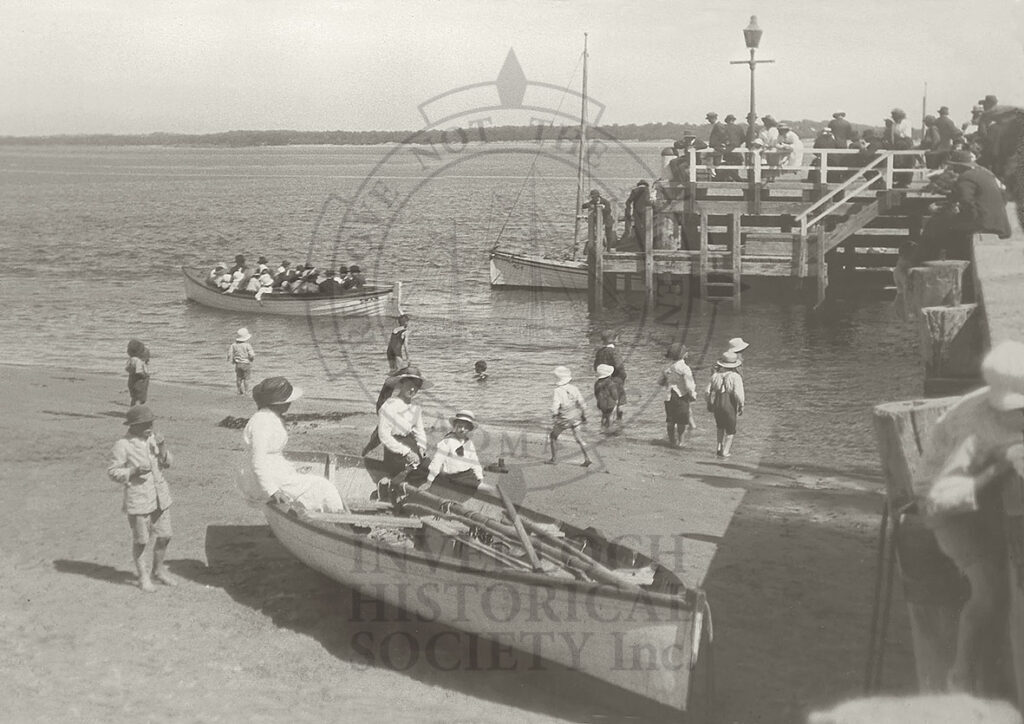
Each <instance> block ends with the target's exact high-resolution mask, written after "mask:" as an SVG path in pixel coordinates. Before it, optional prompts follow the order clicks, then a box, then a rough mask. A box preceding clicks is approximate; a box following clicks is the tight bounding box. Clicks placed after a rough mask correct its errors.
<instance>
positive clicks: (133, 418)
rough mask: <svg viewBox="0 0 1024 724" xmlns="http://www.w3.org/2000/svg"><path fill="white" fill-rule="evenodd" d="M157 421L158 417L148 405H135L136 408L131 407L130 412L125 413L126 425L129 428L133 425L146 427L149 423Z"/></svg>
mask: <svg viewBox="0 0 1024 724" xmlns="http://www.w3.org/2000/svg"><path fill="white" fill-rule="evenodd" d="M155 419H156V416H155V415H154V414H153V411H152V410H150V409H149V407H148V406H147V405H135V406H134V407H129V408H128V412H127V413H125V416H124V424H125V425H128V426H129V427H131V426H132V425H144V424H146V423H147V422H153V420H155Z"/></svg>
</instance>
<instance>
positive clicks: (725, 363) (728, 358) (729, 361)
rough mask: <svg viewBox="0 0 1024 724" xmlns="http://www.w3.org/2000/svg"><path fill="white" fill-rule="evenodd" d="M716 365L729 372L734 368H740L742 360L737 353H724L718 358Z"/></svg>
mask: <svg viewBox="0 0 1024 724" xmlns="http://www.w3.org/2000/svg"><path fill="white" fill-rule="evenodd" d="M715 364H717V365H718V366H719V367H724V368H726V369H727V370H728V369H733V368H734V367H739V366H740V365H741V364H742V362H740V358H739V357H738V356H737V355H736V353H735V352H722V356H721V357H719V358H718V362H716V363H715Z"/></svg>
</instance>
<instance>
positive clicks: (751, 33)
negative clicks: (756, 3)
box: [743, 15, 764, 49]
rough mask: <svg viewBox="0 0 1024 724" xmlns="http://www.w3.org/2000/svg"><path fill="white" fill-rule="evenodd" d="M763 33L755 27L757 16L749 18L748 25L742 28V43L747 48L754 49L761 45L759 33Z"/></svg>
mask: <svg viewBox="0 0 1024 724" xmlns="http://www.w3.org/2000/svg"><path fill="white" fill-rule="evenodd" d="M763 32H764V31H763V30H761V28H759V27H757V16H756V15H751V16H750V25H748V26H747V27H745V28H743V42H744V43H746V44H747V47H748V48H751V49H753V48H756V47H757V46H758V45H760V44H761V33H763Z"/></svg>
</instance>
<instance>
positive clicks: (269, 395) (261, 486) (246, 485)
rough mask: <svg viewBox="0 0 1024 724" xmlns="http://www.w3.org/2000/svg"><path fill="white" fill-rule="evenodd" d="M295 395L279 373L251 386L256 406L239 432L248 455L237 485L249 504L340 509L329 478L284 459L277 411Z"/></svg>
mask: <svg viewBox="0 0 1024 724" xmlns="http://www.w3.org/2000/svg"><path fill="white" fill-rule="evenodd" d="M300 397H302V388H300V387H292V384H291V383H290V382H289V381H288V379H287V378H285V377H268V378H266V379H265V380H263V381H262V382H260V383H259V384H258V385H256V386H255V387H253V388H252V399H253V400H254V401H255V402H256V407H257V410H256V412H255V413H254V414H253V416H252V417H250V418H249V422H248V423H247V424H246V426H245V430H243V432H242V441H243V442H244V443H245V446H246V449H247V450H248V457H247V460H246V464H245V465H243V466H242V467H241V469H240V470H239V476H238V487H239V489H240V490H241V491H242V494H243V495H244V496H245V497H246V499H247V500H248V501H249V502H250V503H252V504H253V505H258V506H262V505H265V504H266V503H267V502H269V501H270V500H273V501H275V502H279V503H286V504H288V505H292V506H296V507H301V508H304V509H306V510H311V511H323V512H328V513H341V512H344V511H345V504H344V503H343V502H342V500H341V495H340V494H339V493H338V489H337V488H336V487H335V486H334V484H333V483H332V482H331V481H329V480H328V479H327V478H324V477H321V476H319V475H310V474H308V473H300V472H298V471H297V470H296V469H295V467H294V466H293V465H292V464H291V463H290V462H289V461H288V460H286V459H285V457H284V448H285V446H286V445H287V444H288V431H287V430H285V427H284V421H283V420H282V415H284V413H285V412H287V411H288V408H289V407H290V406H291V403H292V402H294V401H295V400H297V399H299V398H300Z"/></svg>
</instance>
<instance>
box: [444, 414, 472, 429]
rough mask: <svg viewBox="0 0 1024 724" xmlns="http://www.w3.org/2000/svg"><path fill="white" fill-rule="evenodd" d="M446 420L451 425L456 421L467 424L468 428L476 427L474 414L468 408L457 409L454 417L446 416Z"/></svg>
mask: <svg viewBox="0 0 1024 724" xmlns="http://www.w3.org/2000/svg"><path fill="white" fill-rule="evenodd" d="M448 422H450V423H451V424H452V425H453V426H454V425H455V423H456V422H464V423H466V424H467V425H469V429H470V430H475V429H476V416H475V415H474V414H473V413H472V412H470V411H469V410H459V411H458V412H456V413H455V416H454V417H450V418H448Z"/></svg>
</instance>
